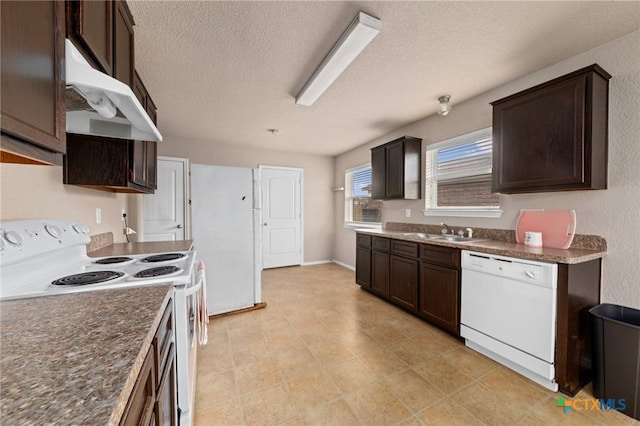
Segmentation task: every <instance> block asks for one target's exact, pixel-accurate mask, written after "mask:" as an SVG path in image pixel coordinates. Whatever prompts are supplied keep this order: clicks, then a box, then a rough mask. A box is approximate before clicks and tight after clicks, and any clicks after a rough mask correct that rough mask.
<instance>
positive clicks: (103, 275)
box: [51, 271, 124, 285]
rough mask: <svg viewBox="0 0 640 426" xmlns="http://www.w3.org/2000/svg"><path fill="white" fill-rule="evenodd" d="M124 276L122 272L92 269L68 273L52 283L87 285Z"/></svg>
mask: <svg viewBox="0 0 640 426" xmlns="http://www.w3.org/2000/svg"><path fill="white" fill-rule="evenodd" d="M122 276H124V272H115V271H94V272H83V273H81V274H74V275H68V276H66V277H62V278H59V279H57V280H55V281H53V282H52V283H51V284H53V285H87V284H97V283H103V282H105V281H111V280H115V279H116V278H120V277H122Z"/></svg>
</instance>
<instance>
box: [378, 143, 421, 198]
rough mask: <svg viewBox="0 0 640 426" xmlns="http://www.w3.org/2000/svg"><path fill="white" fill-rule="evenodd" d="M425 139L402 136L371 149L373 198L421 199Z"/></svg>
mask: <svg viewBox="0 0 640 426" xmlns="http://www.w3.org/2000/svg"><path fill="white" fill-rule="evenodd" d="M421 146H422V139H419V138H414V137H411V136H403V137H401V138H398V139H396V140H393V141H391V142H389V143H386V144H384V145H380V146H377V147H375V148H372V149H371V197H372V198H373V199H375V200H399V199H404V200H418V199H420V170H421V164H422V161H421V157H422V155H421V150H422V149H421Z"/></svg>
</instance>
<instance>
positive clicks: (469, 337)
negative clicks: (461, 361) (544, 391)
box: [460, 250, 558, 391]
mask: <svg viewBox="0 0 640 426" xmlns="http://www.w3.org/2000/svg"><path fill="white" fill-rule="evenodd" d="M461 264H462V296H461V317H460V335H461V336H462V337H464V338H465V343H466V345H467V346H468V347H470V348H471V349H474V350H476V351H478V352H480V353H482V354H484V355H486V356H488V357H489V358H491V359H493V360H495V361H497V362H499V363H501V364H503V365H505V366H507V367H509V368H511V369H512V370H514V371H517V372H518V373H520V374H522V375H524V376H526V377H528V378H529V379H531V380H533V381H535V382H537V383H539V384H541V385H542V386H544V387H546V388H548V389H551V390H553V391H557V390H558V385H557V383H556V382H555V343H556V287H557V276H558V265H556V264H555V263H543V262H534V261H529V260H523V259H515V258H510V257H505V256H498V255H494V254H487V253H477V252H471V251H466V250H463V251H462V261H461Z"/></svg>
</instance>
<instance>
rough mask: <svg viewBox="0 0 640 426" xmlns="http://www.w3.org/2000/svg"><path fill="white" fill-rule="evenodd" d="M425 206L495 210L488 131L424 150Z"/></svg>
mask: <svg viewBox="0 0 640 426" xmlns="http://www.w3.org/2000/svg"><path fill="white" fill-rule="evenodd" d="M426 156H427V161H426V193H427V196H426V207H427V208H438V207H497V206H498V205H499V202H500V197H499V195H498V194H492V193H491V162H492V139H491V129H483V130H480V131H477V132H473V133H469V134H467V135H462V136H459V137H457V138H453V139H450V140H447V141H444V142H441V143H438V144H434V145H433V146H431V147H429V148H427V153H426Z"/></svg>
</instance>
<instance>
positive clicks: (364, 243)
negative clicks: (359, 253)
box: [356, 234, 371, 247]
mask: <svg viewBox="0 0 640 426" xmlns="http://www.w3.org/2000/svg"><path fill="white" fill-rule="evenodd" d="M356 244H357V245H359V246H360V247H371V235H362V234H358V235H356Z"/></svg>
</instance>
